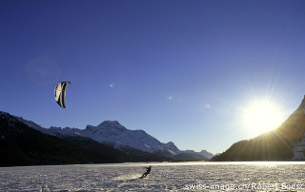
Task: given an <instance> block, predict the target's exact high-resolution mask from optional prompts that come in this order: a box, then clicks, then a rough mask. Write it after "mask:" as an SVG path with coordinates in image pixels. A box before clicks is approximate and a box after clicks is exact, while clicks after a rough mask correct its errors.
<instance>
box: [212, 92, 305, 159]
mask: <svg viewBox="0 0 305 192" xmlns="http://www.w3.org/2000/svg"><path fill="white" fill-rule="evenodd" d="M304 112H305V97H304V99H303V101H302V103H301V105H300V106H299V107H298V108H297V110H296V111H294V112H293V114H292V115H290V117H289V118H288V119H287V120H286V121H285V122H284V123H283V124H282V125H281V126H279V127H278V128H277V129H275V130H273V131H270V132H268V133H265V134H262V135H260V136H258V137H256V138H254V139H250V140H243V141H239V142H237V143H235V144H233V145H232V146H231V147H230V148H229V149H228V150H226V151H225V152H224V153H222V154H220V155H217V156H215V157H214V158H213V159H212V160H215V161H260V160H292V159H296V158H295V157H296V155H297V154H296V153H302V154H304V149H305V146H304V147H303V148H301V150H298V151H296V150H295V147H296V146H297V145H298V143H299V142H302V139H303V134H304V133H305V114H304ZM303 156H304V155H303Z"/></svg>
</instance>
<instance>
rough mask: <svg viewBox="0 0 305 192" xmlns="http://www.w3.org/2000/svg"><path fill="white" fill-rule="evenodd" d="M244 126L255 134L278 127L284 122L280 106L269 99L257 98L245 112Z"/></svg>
mask: <svg viewBox="0 0 305 192" xmlns="http://www.w3.org/2000/svg"><path fill="white" fill-rule="evenodd" d="M243 121H244V126H245V128H246V129H247V130H249V131H251V132H252V133H255V134H262V133H265V132H268V131H271V130H273V129H275V128H277V127H278V126H279V125H280V124H281V123H282V122H283V113H282V111H281V110H280V108H279V107H278V106H277V105H275V104H274V103H272V102H271V101H269V100H257V101H254V102H252V103H251V104H250V105H249V106H247V107H246V108H245V110H244V112H243Z"/></svg>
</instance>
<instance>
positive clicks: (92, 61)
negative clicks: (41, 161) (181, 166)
mask: <svg viewBox="0 0 305 192" xmlns="http://www.w3.org/2000/svg"><path fill="white" fill-rule="evenodd" d="M304 7H305V1H301V0H300V1H298V0H284V1H283V0H247V1H245V0H200V1H199V0H192V1H189V0H145V1H143V0H122V1H121V0H88V1H85V0H73V1H72V0H65V1H60V0H52V1H51V0H46V1H40V0H37V1H36V0H35V1H33V0H27V1H23V0H1V1H0V26H1V27H0V65H1V69H0V87H1V91H0V93H1V94H0V111H5V112H8V113H10V114H12V115H15V116H21V117H23V118H24V119H28V120H32V121H34V122H36V123H38V124H40V125H41V126H43V127H46V128H48V127H50V126H59V127H67V126H68V127H76V128H80V129H85V128H86V125H88V124H90V125H98V124H100V123H101V122H103V121H104V120H117V121H119V122H120V123H121V124H122V125H124V126H125V127H126V128H128V129H132V130H136V129H142V130H144V131H146V132H147V133H148V134H150V135H152V136H153V137H155V138H157V139H158V140H160V141H161V142H164V143H166V142H169V141H173V142H174V143H175V144H176V145H177V147H178V148H179V149H181V150H186V149H192V150H195V151H200V150H203V149H206V150H208V151H209V152H212V153H220V152H223V151H225V150H226V149H228V148H229V147H230V146H231V145H232V144H233V143H235V142H237V141H239V140H243V139H249V138H253V137H256V136H258V135H259V134H261V133H259V132H257V131H255V130H253V128H248V127H247V126H246V125H245V123H243V122H244V115H243V113H245V111H247V106H249V105H251V103H253V102H255V101H258V100H263V99H268V100H269V101H270V102H272V103H273V104H274V105H276V106H277V107H278V109H279V111H280V112H281V114H282V116H281V118H278V119H281V121H284V120H286V119H287V118H288V116H289V115H290V114H291V113H292V112H293V111H294V110H295V109H296V108H297V107H298V106H299V104H300V103H301V101H302V99H303V97H304V95H305V63H304V62H305V54H304V53H305V11H304ZM60 81H70V82H71V84H70V85H69V86H68V88H67V95H66V106H67V108H66V109H62V108H60V107H59V106H58V105H57V104H56V102H55V99H54V88H55V86H56V84H57V83H58V82H60Z"/></svg>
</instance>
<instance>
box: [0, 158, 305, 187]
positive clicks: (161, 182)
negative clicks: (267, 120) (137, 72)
mask: <svg viewBox="0 0 305 192" xmlns="http://www.w3.org/2000/svg"><path fill="white" fill-rule="evenodd" d="M149 165H151V166H152V170H151V174H149V175H148V176H147V177H146V178H145V179H139V177H140V176H141V175H142V174H143V173H144V172H145V169H144V168H143V167H147V166H149ZM304 175H305V163H302V162H267V163H266V162H251V163H245V162H236V163H123V164H98V165H59V166H29V167H2V168H0V191H41V192H46V191H58V192H59V191H60V192H64V191H66V192H68V191H69V192H70V191H79V192H80V191H158V192H160V191H305V186H304V184H305V177H304ZM246 187H247V189H246Z"/></svg>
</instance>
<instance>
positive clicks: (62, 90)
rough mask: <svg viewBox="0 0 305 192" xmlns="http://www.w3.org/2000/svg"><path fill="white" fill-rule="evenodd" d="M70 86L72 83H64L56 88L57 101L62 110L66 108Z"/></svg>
mask: <svg viewBox="0 0 305 192" xmlns="http://www.w3.org/2000/svg"><path fill="white" fill-rule="evenodd" d="M68 84H71V83H70V81H62V82H60V83H58V84H57V85H56V88H55V91H54V92H55V101H56V102H57V103H58V105H59V106H61V107H62V108H66V105H65V96H66V90H67V86H68Z"/></svg>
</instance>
